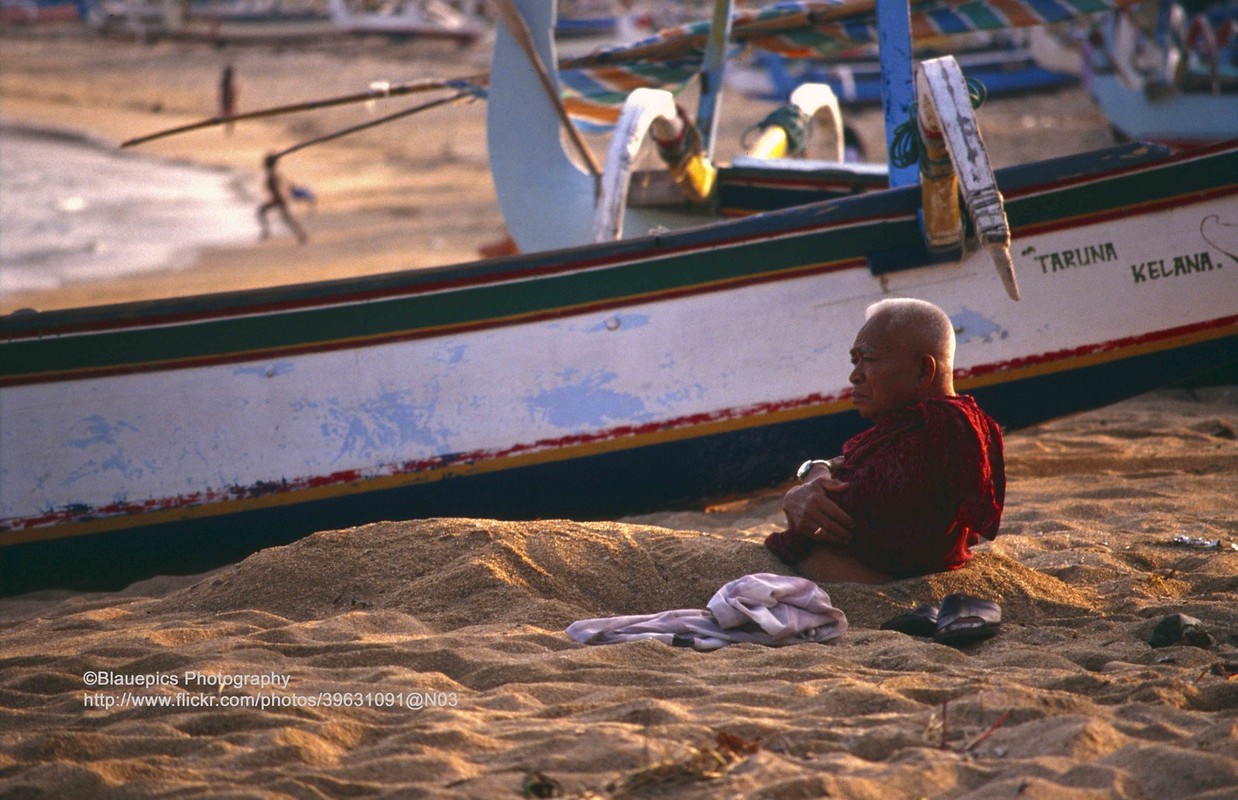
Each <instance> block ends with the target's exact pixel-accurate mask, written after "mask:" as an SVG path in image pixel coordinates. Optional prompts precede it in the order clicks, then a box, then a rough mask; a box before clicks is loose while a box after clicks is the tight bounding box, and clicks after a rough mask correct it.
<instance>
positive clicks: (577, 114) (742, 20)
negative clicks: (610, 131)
mask: <svg viewBox="0 0 1238 800" xmlns="http://www.w3.org/2000/svg"><path fill="white" fill-rule="evenodd" d="M909 2H910V6H911V9H910V10H911V35H912V37H913V38H914V39H927V38H933V37H937V36H947V35H953V34H961V33H971V32H976V31H991V30H1002V29H1006V28H1018V27H1024V26H1028V25H1043V24H1048V23H1053V22H1063V21H1066V20H1070V19H1075V18H1078V17H1082V16H1086V15H1089V14H1097V13H1102V12H1106V11H1112V10H1113V9H1115V8H1121V7H1124V6H1128V5H1132V4H1133V3H1135V2H1137V0H909ZM732 19H733V22H732V30H731V41H732V43H733V52H732V53H731V55H732V56H734V55H737V54H738V53H739V52H740V51H742V50H743V49H745V48H756V49H760V50H767V51H770V52H773V53H778V54H780V55H784V56H788V57H791V58H820V57H823V56H829V55H833V54H836V53H838V52H840V51H843V50H847V49H851V48H854V47H857V46H860V45H866V44H873V43H875V42H876V41H877V16H876V8H875V3H874V1H873V0H814V1H813V2H797V3H778V4H776V5H772V6H767V7H765V8H762V9H759V10H757V9H753V10H741V11H739V12H737V13H735V14H734V15H733V17H732ZM708 39H709V22H708V21H704V22H696V23H692V24H688V25H680V26H677V27H674V28H668V29H666V30H663V31H660V32H658V33H657V34H656V35H654V36H652V37H650V38H647V39H643V40H641V41H638V42H633V43H631V44H626V45H622V46H618V47H612V48H606V49H603V50H599V51H597V52H595V53H591V54H589V55H587V56H583V57H580V58H574V59H566V60H564V61H562V62H560V64H559V80H560V83H561V84H562V89H563V97H564V102H565V103H566V105H567V108H568V112H569V113H570V114H571V115H572V118H573V119H574V120H575V121H576V123H577V124H578V125H580V126H581V127H582V128H585V129H588V130H605V129H607V128H608V126H611V125H613V124H614V122H615V120H617V119H618V117H619V111H620V109H621V107H622V106H623V102H624V100H626V99H627V96H628V94H629V93H630V92H631V91H632V90H633V89H637V88H640V87H648V88H655V89H667V90H669V91H671V92H674V93H677V92H679V91H680V90H681V89H683V87H684V86H685V85H686V84H687V83H688V81H689V80H691V79H692V77H693V76H695V75H696V74H697V72H699V71H700V68H701V63H702V61H703V59H704V54H705V45H706V42H707V41H708Z"/></svg>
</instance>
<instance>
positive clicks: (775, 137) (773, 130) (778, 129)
mask: <svg viewBox="0 0 1238 800" xmlns="http://www.w3.org/2000/svg"><path fill="white" fill-rule="evenodd" d="M787 143H788V139H787V131H786V129H785V128H783V127H782V126H781V125H770V126H769V127H768V128H765V129H764V130H763V131H761V136H760V138H758V139H757V141H756V144H754V145H753V146H752V147H751V148H749V150H748V155H750V156H753V157H754V158H786V156H787Z"/></svg>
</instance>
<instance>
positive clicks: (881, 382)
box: [850, 317, 921, 421]
mask: <svg viewBox="0 0 1238 800" xmlns="http://www.w3.org/2000/svg"><path fill="white" fill-rule="evenodd" d="M851 364H852V369H851V377H850V381H851V386H852V391H851V402H852V404H853V405H854V406H855V407H856V410H858V411H859V412H860V416H862V417H864V418H865V419H871V420H874V421H876V420H878V419H881V418H882V417H884V416H886V415H887V414H891V413H893V412H895V411H898V410H899V409H902V408H906V407H907V406H910V405H914V404H915V403H918V402H919V401H920V400H921V397H920V393H921V387H920V385H919V378H920V354H919V353H918V352H917V351H916V350H915V349H914V348H912V347H910V346H908V345H907V344H906V343H905V342H903V341H900V339H899V337H898V336H896V335H894V334H893V333H892V332H891V331H889V325H887V324H886V323H885V321H884V320H882V319H881V318H879V317H876V318H873V319H870V320H869V321H868V322H866V323H865V324H864V327H862V328H860V332H859V333H857V334H856V336H855V344H854V345H852V347H851Z"/></svg>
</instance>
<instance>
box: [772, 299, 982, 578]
mask: <svg viewBox="0 0 1238 800" xmlns="http://www.w3.org/2000/svg"><path fill="white" fill-rule="evenodd" d="M866 318H867V320H866V322H865V323H864V326H863V327H862V328H860V332H859V333H858V334H857V335H856V337H855V343H854V344H853V345H852V348H851V363H852V364H853V365H854V366H853V368H852V370H851V376H850V381H851V385H852V387H853V388H852V403H853V404H854V405H855V407H856V408H857V409H858V410H859V412H860V415H861V416H863V417H864V418H866V419H869V420H872V421H873V422H874V423H875V424H874V425H873V427H871V428H869V429H868V430H866V431H864V432H862V433H860V434H859V435H857V436H855V437H853V438H852V439H850V440H849V441H848V442H847V443H846V444H844V445H843V448H842V455H840V456H837V457H835V458H832V459H830V460H828V461H809V462H807V463H805V464H804V465H803V466H802V467H801V468H800V473H799V477H800V481H801V482H800V484H799V485H798V486H796V487H795V488H793V489H791V490H790V491H788V492H787V494H786V496H785V497H784V498H783V503H782V508H783V512H784V513H785V514H786V517H787V523H788V528H787V530H785V531H780V532H777V533H774V534H771V535H770V536H769V537H768V538H767V539H766V540H765V545H766V547H768V548H769V549H770V550H771V551H772V552H773V553H774V554H775V555H776V556H778V558H779V559H780V560H782V561H783V562H784V563H786V564H788V565H790V566H792V567H794V568H795V569H796V570H797V571H799V572H800V573H801V574H802V575H804V576H805V577H807V578H810V579H812V580H815V581H854V582H860V583H885V582H887V581H892V580H896V579H899V578H905V577H910V576H913V575H925V574H928V573H932V572H944V571H946V570H952V569H957V568H959V567H961V566H963V565H964V564H965V563H967V561H968V560H970V559H971V557H972V553H971V548H972V546H973V545H975V544H976V543H977V542H979V541H980V538H981V537H984V538H986V539H992V538H994V537H995V536H996V535H997V528H998V525H999V523H1000V522H1001V515H1002V505H1003V502H1004V501H1005V493H1006V473H1005V464H1004V460H1003V451H1002V434H1001V430H1000V429H999V428H998V426H997V423H996V422H994V421H993V419H992V418H991V417H989V415H988V414H986V413H985V412H984V411H982V410H981V409H980V407H979V406H977V405H976V402H975V400H973V399H972V398H971V397H968V396H965V395H963V396H961V395H956V394H955V392H954V377H953V368H954V347H955V339H954V328H953V326H952V324H951V322H950V318H949V317H948V316H946V313H945V312H944V311H942V310H941V309H940V308H938V307H937V306H935V305H933V304H932V303H927V302H925V301H922V300H911V299H892V300H883V301H881V302H879V303H876V304H874V305H872V306H870V307H869V309H868V312H867V315H866Z"/></svg>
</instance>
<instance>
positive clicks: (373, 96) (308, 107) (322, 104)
mask: <svg viewBox="0 0 1238 800" xmlns="http://www.w3.org/2000/svg"><path fill="white" fill-rule="evenodd" d="M489 82H490V75H489V74H488V73H487V74H481V75H473V76H471V77H468V78H460V79H457V80H446V81H444V80H436V79H431V80H421V81H413V82H412V83H401V84H391V85H383V86H381V87H374V88H371V89H370V90H369V91H365V92H358V93H354V94H346V95H342V96H339V97H328V98H326V99H323V100H307V101H305V102H302V103H292V104H290V105H284V106H273V107H271V108H263V109H258V110H257V111H249V112H246V113H244V114H233V115H231V116H226V117H211V118H209V119H204V120H199V121H198V122H191V123H189V124H187V125H180V126H177V127H175V128H167V129H165V130H161V131H156V132H154V133H149V134H147V135H145V136H139V137H137V138H134V139H129V140H128V141H125V142H121V144H120V146H121V147H133V146H135V145H139V144H145V143H146V142H151V141H154V140H156V139H162V138H164V137H167V136H175V135H177V134H181V133H189V132H190V131H196V130H201V129H202V128H210V127H213V126H215V125H223V124H225V123H228V122H239V121H242V120H250V119H262V118H264V117H275V116H279V115H280V114H293V113H296V112H299V111H316V110H318V109H320V108H330V107H332V106H342V105H347V104H349V103H364V102H369V101H372V100H380V99H382V98H384V97H399V96H402V95H406V94H417V93H420V92H433V91H436V90H439V89H456V90H458V91H460V92H461V93H462V94H463V93H466V90H465V87H466V86H472V87H473V88H474V89H476V88H479V87H482V86H485V85H486V84H487V83H489Z"/></svg>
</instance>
